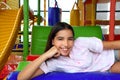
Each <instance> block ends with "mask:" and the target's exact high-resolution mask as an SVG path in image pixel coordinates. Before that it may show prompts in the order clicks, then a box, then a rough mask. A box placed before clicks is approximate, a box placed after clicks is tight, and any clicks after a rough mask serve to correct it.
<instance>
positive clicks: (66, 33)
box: [52, 29, 74, 56]
mask: <svg viewBox="0 0 120 80" xmlns="http://www.w3.org/2000/svg"><path fill="white" fill-rule="evenodd" d="M52 44H53V45H54V46H56V48H57V49H58V52H59V53H60V55H62V56H69V53H70V51H71V49H72V47H73V44H74V37H73V33H72V31H71V30H70V29H64V30H61V31H59V32H58V33H57V34H56V36H55V38H54V39H53V40H52Z"/></svg>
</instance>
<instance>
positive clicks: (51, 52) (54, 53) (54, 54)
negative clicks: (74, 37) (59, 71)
mask: <svg viewBox="0 0 120 80" xmlns="http://www.w3.org/2000/svg"><path fill="white" fill-rule="evenodd" d="M45 54H46V56H47V58H52V57H58V56H60V53H59V51H58V49H57V48H56V47H55V46H53V47H52V48H50V49H49V50H48V51H47V52H45Z"/></svg>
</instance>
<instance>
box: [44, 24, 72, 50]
mask: <svg viewBox="0 0 120 80" xmlns="http://www.w3.org/2000/svg"><path fill="white" fill-rule="evenodd" d="M64 29H70V30H71V31H72V33H73V37H74V31H73V28H72V26H71V25H69V24H67V23H65V22H58V23H57V24H55V25H54V26H53V28H52V29H51V32H50V34H49V36H48V40H47V45H46V49H45V52H46V51H47V50H49V49H50V48H51V47H52V46H53V45H52V40H53V39H54V38H55V36H56V34H57V33H58V32H59V31H61V30H64Z"/></svg>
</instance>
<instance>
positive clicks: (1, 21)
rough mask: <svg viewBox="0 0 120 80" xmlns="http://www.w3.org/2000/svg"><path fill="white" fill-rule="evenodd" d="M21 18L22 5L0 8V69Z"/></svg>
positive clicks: (9, 50)
mask: <svg viewBox="0 0 120 80" xmlns="http://www.w3.org/2000/svg"><path fill="white" fill-rule="evenodd" d="M21 18H22V7H21V8H20V9H19V10H0V32H1V33H0V70H1V69H2V68H3V66H4V65H5V63H6V61H7V59H8V57H9V55H10V53H11V51H12V48H13V46H14V43H15V40H16V37H17V33H18V30H19V28H20V24H21Z"/></svg>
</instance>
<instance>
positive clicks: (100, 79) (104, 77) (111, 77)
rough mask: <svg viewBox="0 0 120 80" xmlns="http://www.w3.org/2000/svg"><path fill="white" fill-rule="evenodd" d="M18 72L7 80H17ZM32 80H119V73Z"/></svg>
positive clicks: (55, 75)
mask: <svg viewBox="0 0 120 80" xmlns="http://www.w3.org/2000/svg"><path fill="white" fill-rule="evenodd" d="M18 73H19V72H18V71H15V72H12V73H11V74H10V75H9V76H8V77H7V80H17V75H18ZM32 80H120V74H119V73H109V72H84V73H65V72H51V73H48V74H43V75H41V76H37V77H35V78H33V79H32Z"/></svg>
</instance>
